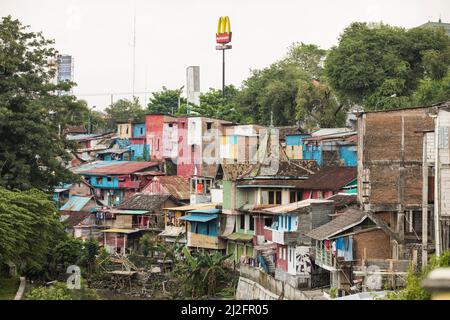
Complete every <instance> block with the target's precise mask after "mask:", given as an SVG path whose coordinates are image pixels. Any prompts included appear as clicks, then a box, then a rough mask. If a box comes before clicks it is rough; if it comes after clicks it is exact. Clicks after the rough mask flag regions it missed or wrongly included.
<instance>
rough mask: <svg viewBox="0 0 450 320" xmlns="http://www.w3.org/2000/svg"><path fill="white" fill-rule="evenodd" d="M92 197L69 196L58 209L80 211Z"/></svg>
mask: <svg viewBox="0 0 450 320" xmlns="http://www.w3.org/2000/svg"><path fill="white" fill-rule="evenodd" d="M91 199H92V196H88V197H83V196H71V197H70V198H69V200H68V201H67V202H66V203H65V204H64V205H63V206H62V207H61V208H60V209H59V210H61V211H81V210H82V209H83V208H84V206H86V204H87V203H88V202H89V200H91Z"/></svg>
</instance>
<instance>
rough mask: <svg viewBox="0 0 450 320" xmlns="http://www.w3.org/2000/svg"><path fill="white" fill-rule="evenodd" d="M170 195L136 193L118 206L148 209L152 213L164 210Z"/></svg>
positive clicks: (121, 207)
mask: <svg viewBox="0 0 450 320" xmlns="http://www.w3.org/2000/svg"><path fill="white" fill-rule="evenodd" d="M168 198H169V196H168V195H160V194H148V193H135V194H133V195H132V196H131V197H130V198H128V199H127V200H125V201H124V202H123V203H122V204H120V205H119V206H118V208H119V209H129V210H147V211H150V212H151V213H159V212H162V208H163V206H164V202H165V201H166V200H167V199H168Z"/></svg>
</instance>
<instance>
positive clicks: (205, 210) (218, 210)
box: [188, 209, 222, 213]
mask: <svg viewBox="0 0 450 320" xmlns="http://www.w3.org/2000/svg"><path fill="white" fill-rule="evenodd" d="M188 212H189V213H220V212H222V210H220V209H197V210H191V211H188Z"/></svg>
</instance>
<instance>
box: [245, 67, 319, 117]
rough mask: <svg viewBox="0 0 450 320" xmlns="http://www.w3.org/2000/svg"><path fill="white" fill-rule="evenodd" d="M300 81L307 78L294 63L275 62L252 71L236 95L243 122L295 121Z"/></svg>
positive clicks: (309, 77)
mask: <svg viewBox="0 0 450 320" xmlns="http://www.w3.org/2000/svg"><path fill="white" fill-rule="evenodd" d="M300 80H311V76H309V75H308V74H307V73H306V72H305V71H304V70H302V69H301V68H300V67H299V66H297V65H296V64H294V63H291V62H286V61H279V62H276V63H274V64H272V65H271V66H270V67H267V68H265V69H263V70H252V71H251V75H250V77H249V78H248V79H246V80H245V81H244V84H243V86H242V89H241V91H240V92H239V93H238V95H237V97H236V102H237V105H238V112H239V113H241V114H242V119H243V122H244V123H257V124H261V125H269V124H270V121H271V115H272V114H273V124H274V125H287V124H295V121H296V120H295V114H296V97H297V93H298V83H299V81H300Z"/></svg>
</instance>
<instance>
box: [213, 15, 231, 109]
mask: <svg viewBox="0 0 450 320" xmlns="http://www.w3.org/2000/svg"><path fill="white" fill-rule="evenodd" d="M216 42H217V45H216V50H222V98H223V101H224V103H225V50H228V49H231V48H232V46H231V44H228V43H230V42H231V27H230V18H228V16H225V17H220V18H219V23H218V25H217V33H216Z"/></svg>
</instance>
